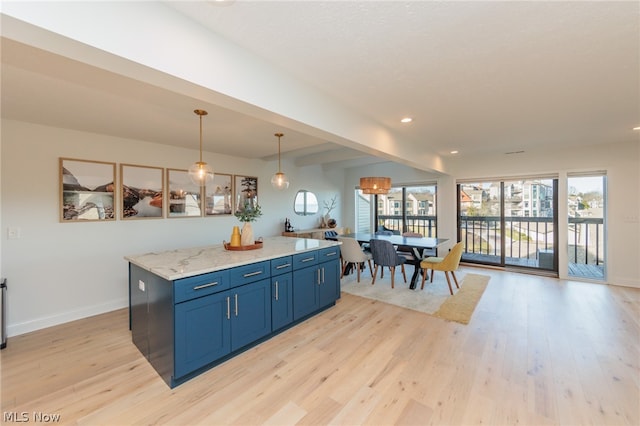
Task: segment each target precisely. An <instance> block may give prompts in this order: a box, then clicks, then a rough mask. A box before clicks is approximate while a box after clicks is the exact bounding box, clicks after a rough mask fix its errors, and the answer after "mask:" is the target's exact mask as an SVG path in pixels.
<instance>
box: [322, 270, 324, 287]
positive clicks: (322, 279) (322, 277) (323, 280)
mask: <svg viewBox="0 0 640 426" xmlns="http://www.w3.org/2000/svg"><path fill="white" fill-rule="evenodd" d="M322 283H323V284H324V267H322Z"/></svg>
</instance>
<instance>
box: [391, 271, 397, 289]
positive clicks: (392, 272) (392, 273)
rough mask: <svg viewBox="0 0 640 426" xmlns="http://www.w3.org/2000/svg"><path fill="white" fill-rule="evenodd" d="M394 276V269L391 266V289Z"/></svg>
mask: <svg viewBox="0 0 640 426" xmlns="http://www.w3.org/2000/svg"><path fill="white" fill-rule="evenodd" d="M395 275H396V267H395V266H392V267H391V288H394V286H393V277H394V276H395Z"/></svg>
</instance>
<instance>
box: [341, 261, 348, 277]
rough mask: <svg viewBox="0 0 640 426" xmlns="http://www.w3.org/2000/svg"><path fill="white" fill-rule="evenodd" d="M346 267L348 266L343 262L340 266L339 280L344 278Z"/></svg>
mask: <svg viewBox="0 0 640 426" xmlns="http://www.w3.org/2000/svg"><path fill="white" fill-rule="evenodd" d="M347 266H349V263H348V262H343V264H342V273H341V274H340V278H342V277H344V273H345V272H347Z"/></svg>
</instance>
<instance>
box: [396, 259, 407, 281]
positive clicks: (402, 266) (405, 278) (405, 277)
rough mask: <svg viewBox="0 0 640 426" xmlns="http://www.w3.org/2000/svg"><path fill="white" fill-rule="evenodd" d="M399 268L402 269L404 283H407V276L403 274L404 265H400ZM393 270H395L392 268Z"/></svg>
mask: <svg viewBox="0 0 640 426" xmlns="http://www.w3.org/2000/svg"><path fill="white" fill-rule="evenodd" d="M400 267H401V268H402V276H403V277H404V282H405V283H406V282H407V274H406V273H405V272H404V263H402V264H401V265H400ZM393 269H394V270H395V268H393Z"/></svg>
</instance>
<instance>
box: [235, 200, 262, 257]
mask: <svg viewBox="0 0 640 426" xmlns="http://www.w3.org/2000/svg"><path fill="white" fill-rule="evenodd" d="M234 215H235V217H237V218H238V220H239V221H240V222H242V223H243V225H242V232H241V234H240V244H242V245H243V246H249V245H253V244H255V239H254V238H253V227H252V226H251V222H255V221H256V220H258V218H260V216H262V210H261V209H260V205H259V204H257V203H256V204H255V205H254V206H251V204H250V203H249V201H246V202H245V203H244V206H242V209H241V210H238V211H237V212H235V213H234Z"/></svg>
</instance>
